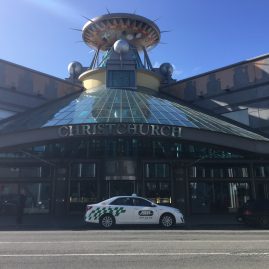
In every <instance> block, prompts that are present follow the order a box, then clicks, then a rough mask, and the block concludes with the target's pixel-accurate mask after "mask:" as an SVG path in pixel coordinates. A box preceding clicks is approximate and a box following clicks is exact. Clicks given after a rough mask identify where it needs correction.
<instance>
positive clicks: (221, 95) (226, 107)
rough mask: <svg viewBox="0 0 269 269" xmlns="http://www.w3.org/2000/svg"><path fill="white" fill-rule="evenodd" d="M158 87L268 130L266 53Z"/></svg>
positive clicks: (268, 77)
mask: <svg viewBox="0 0 269 269" xmlns="http://www.w3.org/2000/svg"><path fill="white" fill-rule="evenodd" d="M162 91H163V92H165V93H168V94H169V95H172V96H174V97H177V98H179V99H182V100H184V101H187V102H191V103H192V104H193V105H196V106H198V107H201V108H203V109H207V110H210V111H211V112H213V113H216V114H219V115H223V116H227V117H228V118H230V119H233V120H236V121H238V122H240V123H243V124H245V125H249V126H250V127H253V128H255V129H257V130H259V131H262V132H265V133H267V134H269V55H264V56H261V57H258V58H255V59H251V60H248V61H245V62H240V63H237V64H234V65H231V66H227V67H224V68H221V69H217V70H214V71H211V72H208V73H205V74H201V75H199V76H195V77H192V78H188V79H184V80H182V81H179V82H177V83H175V84H173V85H171V86H168V87H165V88H163V89H162ZM243 111H244V112H243ZM246 112H247V113H246Z"/></svg>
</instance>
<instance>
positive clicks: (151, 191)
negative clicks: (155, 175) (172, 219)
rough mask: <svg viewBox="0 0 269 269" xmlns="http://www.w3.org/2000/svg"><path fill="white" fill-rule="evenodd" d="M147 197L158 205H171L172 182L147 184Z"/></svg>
mask: <svg viewBox="0 0 269 269" xmlns="http://www.w3.org/2000/svg"><path fill="white" fill-rule="evenodd" d="M145 196H146V198H148V199H149V200H151V201H152V202H154V203H157V204H171V183H170V181H147V182H145Z"/></svg>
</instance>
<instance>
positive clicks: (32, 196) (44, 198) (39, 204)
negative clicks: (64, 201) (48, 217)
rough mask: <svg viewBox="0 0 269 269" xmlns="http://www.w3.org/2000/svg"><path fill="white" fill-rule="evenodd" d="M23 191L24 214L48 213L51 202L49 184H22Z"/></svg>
mask: <svg viewBox="0 0 269 269" xmlns="http://www.w3.org/2000/svg"><path fill="white" fill-rule="evenodd" d="M21 189H24V191H25V195H26V202H25V208H24V212H25V213H28V214H33V213H49V211H50V200H51V184H49V183H28V184H22V185H21Z"/></svg>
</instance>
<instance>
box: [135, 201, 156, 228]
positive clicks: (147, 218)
mask: <svg viewBox="0 0 269 269" xmlns="http://www.w3.org/2000/svg"><path fill="white" fill-rule="evenodd" d="M133 204H134V221H135V224H157V223H159V212H158V206H157V205H154V204H152V203H151V202H150V201H148V200H146V199H143V198H133Z"/></svg>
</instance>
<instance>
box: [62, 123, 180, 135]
mask: <svg viewBox="0 0 269 269" xmlns="http://www.w3.org/2000/svg"><path fill="white" fill-rule="evenodd" d="M58 134H59V136H60V137H73V136H99V135H108V136H109V135H116V136H128V135H131V136H160V137H174V138H176V137H181V127H178V126H171V125H155V124H137V123H92V124H80V125H63V126H60V127H59V129H58Z"/></svg>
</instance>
